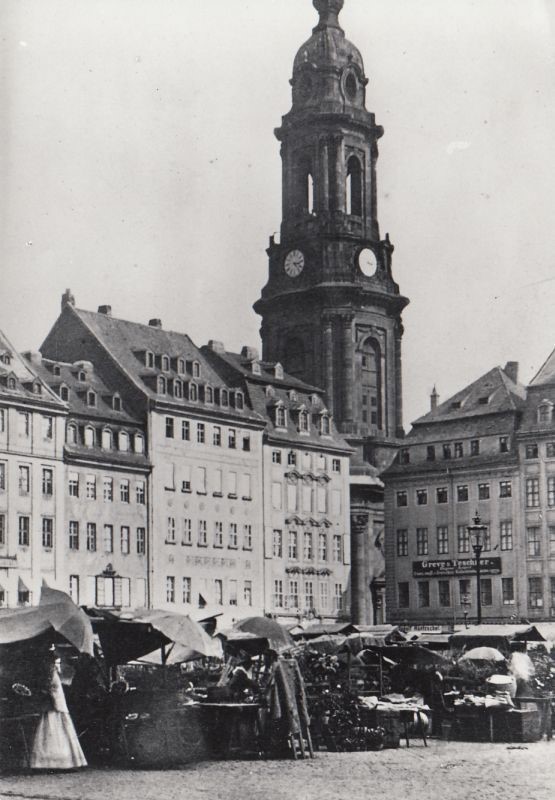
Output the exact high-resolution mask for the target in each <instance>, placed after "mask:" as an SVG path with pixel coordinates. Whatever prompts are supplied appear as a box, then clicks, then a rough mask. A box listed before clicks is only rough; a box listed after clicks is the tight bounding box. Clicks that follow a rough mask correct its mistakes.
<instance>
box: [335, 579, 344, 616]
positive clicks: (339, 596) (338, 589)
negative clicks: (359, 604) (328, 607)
mask: <svg viewBox="0 0 555 800" xmlns="http://www.w3.org/2000/svg"><path fill="white" fill-rule="evenodd" d="M333 590H334V591H333V610H334V611H335V613H336V614H340V613H341V612H342V611H343V608H344V601H343V586H342V584H340V583H334V585H333Z"/></svg>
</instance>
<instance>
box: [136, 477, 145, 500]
mask: <svg viewBox="0 0 555 800" xmlns="http://www.w3.org/2000/svg"><path fill="white" fill-rule="evenodd" d="M145 500H146V497H145V482H144V481H137V482H136V483H135V501H136V502H137V503H139V504H140V505H144V504H145Z"/></svg>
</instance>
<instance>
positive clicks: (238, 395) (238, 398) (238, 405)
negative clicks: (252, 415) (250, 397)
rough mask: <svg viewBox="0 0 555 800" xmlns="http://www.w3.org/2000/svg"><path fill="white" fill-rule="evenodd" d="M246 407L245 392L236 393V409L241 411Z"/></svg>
mask: <svg viewBox="0 0 555 800" xmlns="http://www.w3.org/2000/svg"><path fill="white" fill-rule="evenodd" d="M243 407H244V401H243V392H236V393H235V408H238V409H239V410H241V409H242V408H243Z"/></svg>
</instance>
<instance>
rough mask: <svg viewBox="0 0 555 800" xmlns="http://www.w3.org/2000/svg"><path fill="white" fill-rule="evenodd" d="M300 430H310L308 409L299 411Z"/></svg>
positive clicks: (304, 431)
mask: <svg viewBox="0 0 555 800" xmlns="http://www.w3.org/2000/svg"><path fill="white" fill-rule="evenodd" d="M299 430H300V431H302V432H303V433H306V432H307V431H308V411H306V409H303V410H302V411H300V412H299Z"/></svg>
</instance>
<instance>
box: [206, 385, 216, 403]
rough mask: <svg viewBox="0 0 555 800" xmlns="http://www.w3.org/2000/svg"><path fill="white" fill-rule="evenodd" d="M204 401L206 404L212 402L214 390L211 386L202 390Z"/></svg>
mask: <svg viewBox="0 0 555 800" xmlns="http://www.w3.org/2000/svg"><path fill="white" fill-rule="evenodd" d="M204 400H205V402H206V403H213V402H214V390H213V389H212V387H211V386H207V387H206V388H205V390H204Z"/></svg>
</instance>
